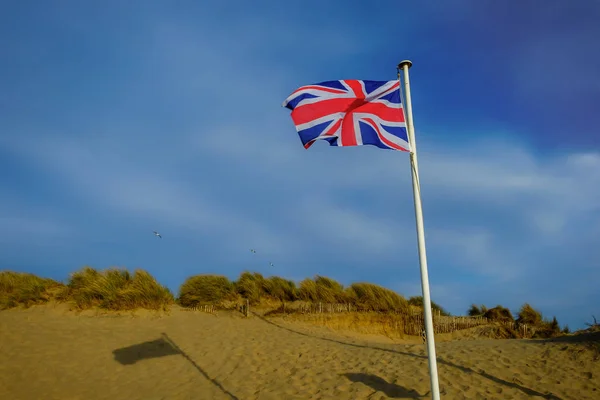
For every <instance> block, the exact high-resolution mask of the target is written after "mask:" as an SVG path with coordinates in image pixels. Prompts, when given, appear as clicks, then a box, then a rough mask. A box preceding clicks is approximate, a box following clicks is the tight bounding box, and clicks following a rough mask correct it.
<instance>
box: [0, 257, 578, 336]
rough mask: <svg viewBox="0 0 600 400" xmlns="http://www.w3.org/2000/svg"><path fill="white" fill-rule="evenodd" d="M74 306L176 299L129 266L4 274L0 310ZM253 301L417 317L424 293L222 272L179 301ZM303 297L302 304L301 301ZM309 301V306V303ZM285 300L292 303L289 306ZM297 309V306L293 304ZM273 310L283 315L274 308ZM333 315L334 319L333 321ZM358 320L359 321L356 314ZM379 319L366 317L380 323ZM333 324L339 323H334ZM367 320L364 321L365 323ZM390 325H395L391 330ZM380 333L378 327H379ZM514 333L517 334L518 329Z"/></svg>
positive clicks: (199, 281)
mask: <svg viewBox="0 0 600 400" xmlns="http://www.w3.org/2000/svg"><path fill="white" fill-rule="evenodd" d="M53 299H54V300H58V301H64V302H72V303H73V304H74V305H75V306H76V307H77V308H78V309H81V310H82V309H87V308H92V307H99V308H102V309H106V310H115V311H117V310H134V309H138V308H145V309H153V310H159V309H162V310H165V309H167V308H168V307H169V306H170V305H171V304H173V303H174V302H175V298H174V296H173V294H172V293H171V292H170V290H169V289H168V288H166V287H164V286H162V285H160V284H159V283H158V282H157V281H156V280H155V279H154V277H152V276H151V275H150V274H149V273H148V272H146V271H144V270H141V269H137V270H135V271H134V272H133V273H130V272H129V271H127V270H125V269H117V268H109V269H106V270H104V271H98V270H96V269H94V268H91V267H84V268H82V269H81V270H79V271H76V272H74V273H73V274H72V275H71V276H70V278H69V279H68V282H67V284H66V285H65V284H62V283H60V282H57V281H55V280H52V279H46V278H42V277H38V276H36V275H33V274H30V273H19V272H12V271H2V272H0V310H2V309H7V308H12V307H16V306H19V305H22V306H24V307H29V306H31V305H33V304H43V303H46V302H48V301H50V300H53ZM244 299H247V300H248V301H249V302H250V303H251V304H253V305H254V306H261V305H262V306H263V307H267V308H272V306H273V305H275V306H276V307H278V306H277V305H276V304H277V302H279V303H282V304H280V305H281V307H280V308H279V309H280V310H282V311H283V312H286V313H289V312H294V311H300V310H302V309H303V308H302V307H304V306H302V304H304V303H306V302H308V303H313V304H314V303H323V304H335V303H338V304H340V303H341V304H348V305H351V306H352V309H353V310H357V311H361V312H364V313H376V314H377V313H379V314H381V313H384V314H390V315H392V314H395V315H398V314H402V315H404V316H409V315H412V313H411V307H412V308H422V307H423V298H422V296H413V297H411V298H410V299H408V300H406V299H405V298H404V297H403V296H401V295H400V294H398V293H396V292H394V291H393V290H390V289H387V288H384V287H382V286H379V285H375V284H372V283H367V282H357V283H352V284H351V285H349V286H348V287H344V286H343V285H342V284H341V283H339V282H337V281H335V280H334V279H331V278H328V277H325V276H321V275H316V276H315V277H314V278H307V279H304V280H303V281H301V282H300V284H299V285H298V286H296V283H295V282H294V281H291V280H288V279H284V278H282V277H278V276H271V277H268V278H266V277H264V276H263V275H261V274H260V273H257V272H249V271H244V272H242V274H240V276H239V278H238V279H237V280H236V281H231V280H229V278H227V277H226V276H222V275H211V274H203V275H195V276H191V277H189V278H187V279H186V280H185V281H184V283H183V284H182V285H181V286H180V289H179V296H178V297H177V302H178V303H179V304H180V305H181V306H183V307H195V306H199V305H205V304H210V305H217V306H223V307H226V308H229V307H231V306H232V305H233V306H235V304H237V303H239V302H240V301H241V300H244ZM298 300H299V301H298ZM273 302H275V303H273ZM303 302H304V303H303ZM286 303H292V304H291V307H286ZM294 304H295V305H296V307H295V306H294ZM432 308H433V309H434V310H436V311H439V312H440V314H441V315H442V316H450V313H448V312H447V311H446V310H445V309H444V308H443V307H441V306H440V305H439V304H437V303H435V302H432ZM272 312H273V313H277V312H279V311H277V310H272ZM467 314H468V315H470V316H481V317H485V318H487V319H488V320H490V321H491V322H492V323H498V324H503V325H502V326H504V328H502V329H508V330H510V329H513V328H510V326H512V325H511V323H514V324H515V325H514V326H515V329H517V328H518V326H519V325H527V326H530V327H533V328H535V336H534V337H539V338H548V337H555V336H558V335H560V334H563V333H568V328H566V327H565V328H564V329H563V330H562V332H561V328H560V325H559V324H558V321H557V320H556V318H553V319H552V320H546V319H545V318H544V317H543V316H542V314H541V313H540V312H539V311H537V310H535V309H534V308H533V307H532V306H531V305H529V304H528V303H525V304H523V306H522V307H521V308H520V309H519V311H518V313H517V318H516V319H515V318H514V317H513V314H512V313H511V311H510V310H509V309H508V308H506V307H503V306H501V305H498V306H496V307H493V308H487V307H486V306H485V305H480V306H478V305H476V304H473V305H471V307H470V308H469V310H468V311H467ZM331 318H333V317H331ZM357 318H358V317H357ZM374 318H375V317H369V318H367V320H369V321H372V322H373V323H375V319H377V318H375V319H374ZM334 320H335V322H334ZM363 320H364V321H363ZM365 321H366V320H365V319H364V318H363V319H362V320H360V321H359V320H357V319H356V318H354V317H341V316H338V317H335V318H334V319H333V320H332V321H331V323H332V324H336V325H338V324H339V325H356V324H362V323H365ZM407 321H408V319H406V318H404V319H402V318H400V319H397V320H396V319H394V320H389V321H388V320H386V321H379V320H377V323H378V324H379V325H382V326H385V327H386V328H385V329H386V331H388V330H390V329H392V327H393V329H392V330H394V329H400V328H399V327H400V324H401V322H402V323H407ZM390 324H391V325H390ZM378 329H379V328H378ZM515 329H513V330H515ZM501 333H502V335H501V336H507V337H508V336H513V337H518V331H517V330H515V332H508V331H507V332H504V331H503V332H501Z"/></svg>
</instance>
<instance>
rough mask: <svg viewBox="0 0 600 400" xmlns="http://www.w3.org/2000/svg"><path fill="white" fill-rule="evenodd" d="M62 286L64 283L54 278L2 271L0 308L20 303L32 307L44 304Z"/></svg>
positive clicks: (0, 278) (11, 306) (0, 273)
mask: <svg viewBox="0 0 600 400" xmlns="http://www.w3.org/2000/svg"><path fill="white" fill-rule="evenodd" d="M62 286H63V284H62V283H59V282H57V281H55V280H53V279H47V278H41V277H39V276H37V275H34V274H30V273H24V272H13V271H0V310H5V309H8V308H13V307H17V306H19V305H21V306H23V307H30V306H32V305H35V304H44V303H46V302H48V301H49V300H51V299H52V298H53V297H54V294H55V293H56V291H58V290H60V288H61V287H62Z"/></svg>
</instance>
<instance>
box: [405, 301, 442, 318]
mask: <svg viewBox="0 0 600 400" xmlns="http://www.w3.org/2000/svg"><path fill="white" fill-rule="evenodd" d="M408 304H410V305H411V306H416V307H420V308H421V309H423V296H413V297H411V298H410V299H408ZM431 308H433V310H434V311H439V313H440V315H443V316H446V317H449V316H450V313H449V312H448V311H446V310H445V309H444V308H443V307H442V306H440V305H439V304H437V303H435V302H434V301H431Z"/></svg>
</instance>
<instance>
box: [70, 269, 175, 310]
mask: <svg viewBox="0 0 600 400" xmlns="http://www.w3.org/2000/svg"><path fill="white" fill-rule="evenodd" d="M61 298H62V299H63V300H71V301H73V302H74V303H75V305H76V306H77V308H79V309H82V310H83V309H87V308H91V307H99V308H103V309H107V310H113V311H119V310H135V309H138V308H145V309H149V310H165V309H166V308H167V307H168V306H169V305H170V304H172V303H173V302H174V298H173V294H172V293H171V291H170V290H169V289H168V288H166V287H164V286H162V285H161V284H159V283H158V282H157V281H156V279H154V277H153V276H152V275H150V274H149V273H148V272H147V271H144V270H141V269H137V270H135V271H134V273H133V275H132V274H131V273H130V272H129V271H127V270H125V269H117V268H109V269H106V270H104V271H97V270H95V269H94V268H91V267H84V268H83V269H81V270H80V271H77V272H74V273H73V274H72V275H71V277H70V279H69V283H68V284H67V287H66V290H65V291H64V292H63V293H62V294H61Z"/></svg>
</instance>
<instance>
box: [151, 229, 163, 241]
mask: <svg viewBox="0 0 600 400" xmlns="http://www.w3.org/2000/svg"><path fill="white" fill-rule="evenodd" d="M153 232H154V236H158V238H159V239H162V236H160V233H158V232H156V231H153Z"/></svg>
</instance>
